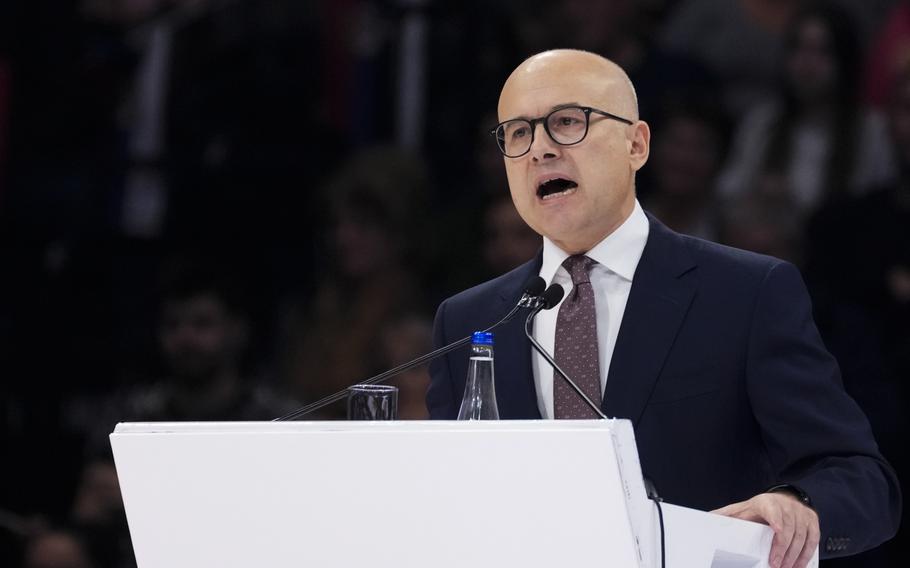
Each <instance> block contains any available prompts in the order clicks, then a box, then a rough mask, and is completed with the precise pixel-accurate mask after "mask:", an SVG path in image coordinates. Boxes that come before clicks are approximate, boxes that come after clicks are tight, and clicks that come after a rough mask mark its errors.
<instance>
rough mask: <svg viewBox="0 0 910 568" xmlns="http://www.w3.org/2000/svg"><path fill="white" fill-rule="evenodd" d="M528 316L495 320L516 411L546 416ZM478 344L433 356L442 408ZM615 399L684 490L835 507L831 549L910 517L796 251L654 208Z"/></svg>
mask: <svg viewBox="0 0 910 568" xmlns="http://www.w3.org/2000/svg"><path fill="white" fill-rule="evenodd" d="M540 264H541V257H540V255H538V257H537V258H536V259H535V260H533V261H531V262H529V263H527V264H525V265H523V266H520V267H519V268H517V269H515V270H513V271H512V272H509V273H508V274H505V275H503V276H501V277H499V278H496V279H494V280H491V281H489V282H486V283H484V284H481V285H479V286H476V287H474V288H471V289H469V290H466V291H464V292H462V293H460V294H458V295H456V296H454V297H452V298H449V299H447V300H446V301H444V302H443V303H442V304H441V305H440V307H439V310H438V312H437V314H436V321H435V326H434V341H435V343H436V345H437V346H440V345H444V344H447V343H450V342H452V341H455V340H457V339H459V338H461V337H464V336H466V335H470V333H471V332H473V331H476V330H481V329H484V328H486V327H488V326H489V325H491V324H492V323H494V322H496V321H498V320H499V319H500V318H501V317H502V316H504V315H505V314H506V313H507V312H508V311H509V310H510V309H511V308H512V307H513V306H514V305H515V304H516V302H517V301H518V299H519V297H520V296H521V293H522V286H523V285H524V283H525V282H526V281H527V279H528V278H529V277H531V276H532V275H534V274H537V273H538V272H539V270H540ZM524 319H525V318H524V317H521V316H519V317H516V318H514V319H513V320H512V321H511V322H509V323H507V324H505V325H504V326H502V327H500V328H498V329H497V330H496V332H495V341H494V343H495V373H496V399H497V404H498V406H499V414H500V417H501V418H503V419H534V418H540V411H539V409H538V405H537V395H536V392H535V385H534V378H533V375H532V371H531V346H530V342H529V341H528V340H527V338H526V337H525V335H524V332H523V326H524ZM468 357H469V355H468V350H467V348H465V349H461V350H457V351H454V352H453V353H451V354H449V355H447V356H445V357H442V358H440V359H438V360H436V361H435V362H434V363H433V364H432V365H431V368H430V372H431V376H432V381H431V385H430V389H429V391H428V394H427V404H428V407H429V410H430V415H431V417H432V418H438V419H454V418H455V417H456V415H457V412H458V407H459V405H460V403H461V398H462V394H463V389H464V384H465V377H466V375H467V363H468ZM557 380H558V379H557ZM602 409H603V411H604V413H605V414H606V415H607V416H610V417H616V418H628V419H630V420H631V421H632V423H633V424H634V427H635V436H636V439H637V442H638V451H639V455H640V458H641V465H642V469H643V471H644V474H645V475H646V476H647V477H649V478H650V479H651V480H652V481H653V482H654V483H655V485H656V487H657V490H658V491H659V492H660V494H661V496H662V497H663V498H664V499H666V500H667V501H668V502H670V503H674V504H678V505H683V506H688V507H694V508H698V509H703V510H711V509H715V508H718V507H721V506H724V505H728V504H730V503H734V502H737V501H742V500H745V499H748V498H750V497H752V496H754V495H757V494H759V493H761V492H763V491H765V490H767V489H768V488H770V487H772V486H774V485H777V484H780V483H786V484H790V485H793V486H794V487H796V488H798V489H799V490H802V491H804V492H805V493H806V494H808V496H809V497H810V499H811V503H812V506H813V507H814V508H815V509H816V511H817V512H818V514H819V522H820V525H821V531H822V540H821V553H822V556H839V555H844V554H851V553H856V552H859V551H862V550H865V549H868V548H872V547H874V546H876V545H878V544H879V543H881V542H883V541H884V540H886V539H888V538H890V537H891V536H893V535H894V533H895V532H896V530H897V526H898V523H899V519H900V512H901V497H900V490H899V488H898V483H897V479H896V477H895V475H894V472H893V470H892V469H891V467H890V466H889V465H888V463H887V462H886V461H885V460H884V459H883V458H882V456H881V454H880V453H879V451H878V447H877V445H876V443H875V440H874V439H873V436H872V432H871V429H870V427H869V423H868V420H867V419H866V417H865V415H864V414H863V413H862V411H861V410H860V409H859V407H858V406H857V405H856V403H855V402H854V401H853V400H852V399H851V398H850V397H849V396H848V395H847V394H846V392H845V391H844V390H843V387H842V384H841V379H840V371H839V369H838V366H837V363H836V361H835V360H834V358H833V357H832V356H831V355H830V354H829V353H828V351H827V350H826V349H825V347H824V345H823V343H822V340H821V338H820V336H819V334H818V331H817V329H816V327H815V323H814V321H813V319H812V309H811V303H810V300H809V295H808V292H807V290H806V288H805V285H804V284H803V281H802V278H801V277H800V274H799V271H798V270H797V269H796V268H795V267H794V266H793V265H791V264H789V263H786V262H783V261H780V260H777V259H774V258H770V257H766V256H761V255H757V254H753V253H749V252H745V251H740V250H736V249H732V248H728V247H723V246H721V245H717V244H714V243H710V242H707V241H703V240H700V239H695V238H692V237H687V236H684V235H680V234H677V233H674V232H673V231H671V230H670V229H668V228H667V227H665V226H664V225H662V224H661V223H660V222H658V221H657V220H655V219H654V218H653V217H650V233H649V236H648V241H647V244H646V246H645V249H644V253H643V255H642V257H641V261H640V262H639V265H638V268H637V270H636V272H635V277H634V279H633V283H632V288H631V292H630V294H629V300H628V303H627V305H626V311H625V314H624V316H623V320H622V325H621V327H620V331H619V336H618V339H617V341H616V347H615V350H614V352H613V358H612V362H611V364H610V370H609V375H608V379H607V386H606V391H605V393H604V397H603V401H602ZM542 459H545V457H544V456H542Z"/></svg>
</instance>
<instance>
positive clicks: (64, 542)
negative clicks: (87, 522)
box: [21, 529, 103, 568]
mask: <svg viewBox="0 0 910 568" xmlns="http://www.w3.org/2000/svg"><path fill="white" fill-rule="evenodd" d="M21 566H22V568H103V567H102V566H101V565H99V564H98V563H97V562H96V561H95V559H94V558H92V556H91V553H90V551H89V547H88V545H87V544H86V543H85V541H84V539H83V538H82V537H81V536H80V535H79V534H78V533H76V532H73V531H70V530H66V529H53V530H47V531H42V532H39V533H38V534H36V535H35V536H33V537H32V538H30V539H29V541H28V542H27V543H26V545H25V552H24V553H23V557H22V564H21Z"/></svg>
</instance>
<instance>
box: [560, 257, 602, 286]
mask: <svg viewBox="0 0 910 568" xmlns="http://www.w3.org/2000/svg"><path fill="white" fill-rule="evenodd" d="M595 262H596V261H595V260H593V259H591V258H588V257H587V256H585V255H583V254H576V255H572V256H570V257H569V258H567V259H565V260H564V261H562V266H563V268H565V269H566V270H567V271H568V272H569V276H571V277H572V285H573V286H578V285H579V284H584V283H586V282H590V281H591V280H590V278H589V276H588V271H589V270H591V266H593V265H594V263H595Z"/></svg>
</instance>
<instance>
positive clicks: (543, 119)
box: [490, 105, 635, 158]
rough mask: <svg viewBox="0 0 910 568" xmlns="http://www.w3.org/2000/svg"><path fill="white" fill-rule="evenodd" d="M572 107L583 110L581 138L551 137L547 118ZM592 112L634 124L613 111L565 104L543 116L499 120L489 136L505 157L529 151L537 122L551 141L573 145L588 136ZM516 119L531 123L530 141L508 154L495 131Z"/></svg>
mask: <svg viewBox="0 0 910 568" xmlns="http://www.w3.org/2000/svg"><path fill="white" fill-rule="evenodd" d="M573 108H577V109H579V110H581V112H583V113H584V115H585V133H584V134H582V135H581V138H579V139H578V140H576V141H575V142H567V143H566V142H560V141H559V140H557V139H556V138H554V137H553V134H552V133H551V132H550V125H549V118H550V117H551V116H553V115H554V114H555V113H557V112H561V111H564V110H567V109H573ZM592 112H593V113H595V114H599V115H602V116H605V117H607V118H609V119H611V120H616V121H619V122H622V123H624V124H627V125H629V126H631V125H633V124H635V123H634V122H632V121H631V120H629V119H628V118H623V117H621V116H619V115H616V114H613V113H611V112H607V111H605V110H600V109H599V108H594V107H588V106H579V105H567V106H561V107H557V108H554V109H553V110H551V111H550V112H548V113H547V114H546V115H544V116H539V117H537V118H531V119H525V118H512V119H510V120H506V121H503V122H500V123H499V124H497V125H496V126H495V127H494V128H493V129H492V130H490V136H492V137H493V139H494V140H496V147H497V148H499V151H500V152H501V153H502V155H503V156H505V157H506V158H520V157H522V156H524V155H525V154H527V153H528V152H530V151H531V146H533V145H534V136H535V135H536V134H537V125H538V124H543V129H544V130H545V131H546V133H547V136H549V137H550V140H552V141H553V142H555V143H557V144H559V145H560V146H574V145H575V144H579V143H581V141H582V140H584V139H585V138H587V136H588V130H589V129H590V127H591V113H592ZM516 121H524V122H527V123H529V124H530V125H531V141H530V142H529V143H528V149H527V150H525V151H524V152H522V153H521V154H515V155H514V156H510V155H508V154H506V151H505V142H504V141H500V138H499V135H498V134H497V132H498V131H499V129H500V128H502V126H503V125H504V124H508V123H510V122H516Z"/></svg>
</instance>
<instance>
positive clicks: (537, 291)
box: [272, 275, 562, 422]
mask: <svg viewBox="0 0 910 568" xmlns="http://www.w3.org/2000/svg"><path fill="white" fill-rule="evenodd" d="M546 285H547V283H546V282H545V281H544V279H543V278H541V277H540V276H537V275H535V276H532V277H531V278H529V279H528V280H527V281H526V282H525V285H524V293H522V295H521V298H520V299H519V300H518V303H517V304H515V307H513V308H512V310H511V311H510V312H509V313H507V314H506V315H505V316H504V317H503V318H502V319H501V320H499V321H498V322H496V323H494V324H493V325H491V326H490V327H488V328H486V329H485V330H483V331H491V330H493V329H495V328H497V327H499V326H500V325H502V324H504V323H506V322H507V321H509V320H511V319H512V318H513V317H515V314H517V313H518V310H520V309H523V308H524V309H527V308H531V309H534V310H537V311H540V310H541V309H543V308H542V306H543V305H544V304H545V302H546V300H545V297H546V294H547V292H549V289H548V290H547V291H546V292H545V291H544V288H545V287H546ZM550 288H553V287H552V286H550ZM560 290H562V288H560ZM542 292H543V294H541V293H542ZM559 298H562V292H560V295H559ZM556 301H557V302H559V299H557V300H556ZM554 305H555V304H554ZM551 307H552V306H551ZM471 337H472V336H471V335H469V336H467V337H463V338H461V339H459V340H458V341H455V342H454V343H450V344H448V345H444V346H443V347H440V348H439V349H436V350H435V351H431V352H429V353H426V354H424V355H421V356H420V357H417V358H416V359H413V360H411V361H408V362H407V363H402V364H401V365H398V366H397V367H394V368H392V369H389V370H388V371H384V372H382V373H379V374H378V375H375V376H373V377H370V378H369V379H367V380H365V381H363V382H360V383H358V384H361V385H375V384H377V383H381V382H384V381H386V380H388V379H391V378H392V377H394V376H396V375H399V374H401V373H404V372H405V371H409V370H411V369H413V368H414V367H417V366H419V365H422V364H424V363H426V362H427V361H432V360H433V359H436V358H437V357H441V356H443V355H445V354H446V353H449V352H450V351H454V350H456V349H458V348H459V347H462V346H464V345H467V344H468V343H470V342H471ZM348 390H349V388H345V389H342V390H340V391H338V392H336V393H335V394H330V395H329V396H326V397H324V398H321V399H319V400H317V401H315V402H312V403H310V404H307V405H306V406H302V407H300V408H298V409H297V410H294V411H292V412H289V413H288V414H285V415H284V416H280V417H278V418H275V419H274V420H272V422H284V421H287V420H294V419H296V418H300V417H301V416H305V415H307V414H309V413H311V412H315V411H317V410H319V409H320V408H324V407H326V406H328V405H330V404H332V403H333V402H337V401H339V400H341V399H343V398H344V397H346V396H347V395H348Z"/></svg>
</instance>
